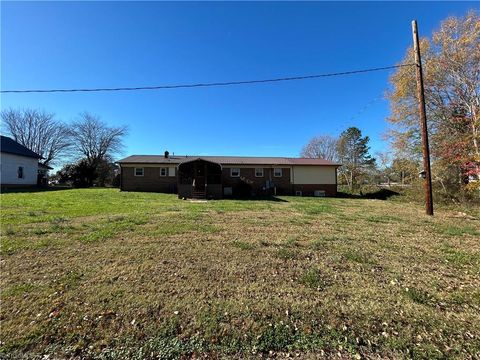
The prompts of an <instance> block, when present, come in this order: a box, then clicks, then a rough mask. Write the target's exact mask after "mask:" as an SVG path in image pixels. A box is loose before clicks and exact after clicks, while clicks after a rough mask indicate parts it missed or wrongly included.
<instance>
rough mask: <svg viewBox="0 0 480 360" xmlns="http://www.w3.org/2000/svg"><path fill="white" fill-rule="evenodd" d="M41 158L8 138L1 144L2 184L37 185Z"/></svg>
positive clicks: (0, 165) (3, 138)
mask: <svg viewBox="0 0 480 360" xmlns="http://www.w3.org/2000/svg"><path fill="white" fill-rule="evenodd" d="M40 158H41V156H40V155H38V154H36V153H34V152H33V151H31V150H29V149H27V148H26V147H24V146H23V145H20V144H19V143H17V142H16V141H14V140H13V139H10V138H8V137H6V136H2V137H1V144H0V184H1V186H2V187H4V186H15V187H23V186H25V187H27V186H35V185H37V179H38V159H40Z"/></svg>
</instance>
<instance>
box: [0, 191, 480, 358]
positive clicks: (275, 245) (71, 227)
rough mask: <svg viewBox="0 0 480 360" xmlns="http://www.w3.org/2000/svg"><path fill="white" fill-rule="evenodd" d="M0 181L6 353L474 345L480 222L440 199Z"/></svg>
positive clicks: (332, 350)
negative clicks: (221, 196)
mask: <svg viewBox="0 0 480 360" xmlns="http://www.w3.org/2000/svg"><path fill="white" fill-rule="evenodd" d="M1 196H2V224H1V230H2V259H1V261H2V262H1V264H2V276H1V283H0V285H1V289H2V292H1V300H2V306H1V308H0V316H1V322H2V332H1V337H2V339H1V341H2V343H1V344H2V345H1V351H2V353H1V354H2V355H1V356H3V357H10V358H18V357H20V356H24V355H25V356H27V355H28V356H38V357H41V356H42V355H44V354H51V355H52V354H53V355H55V356H58V357H67V358H70V357H78V358H81V357H84V358H103V359H123V358H141V359H148V358H158V357H160V358H178V357H190V356H194V355H195V356H196V355H200V354H201V355H204V356H206V357H224V356H225V357H237V358H244V357H248V356H258V355H259V354H270V353H271V354H273V355H278V356H279V357H283V356H286V354H287V353H296V354H298V355H299V357H304V358H311V357H314V358H315V357H320V356H326V357H334V356H338V355H337V354H340V356H341V357H342V358H357V357H359V356H361V357H382V358H405V357H406V358H410V357H411V358H459V359H460V358H474V356H475V355H476V354H478V353H480V345H479V344H480V337H479V336H480V335H479V334H480V316H479V314H480V291H479V290H478V289H479V288H480V271H479V269H480V264H479V256H478V254H479V251H480V244H479V242H478V236H477V232H478V231H480V226H479V223H478V221H477V220H474V219H458V218H455V217H452V212H451V211H449V210H441V209H440V210H438V211H437V215H436V216H435V217H434V218H429V217H426V216H425V215H423V209H422V207H420V206H416V205H411V204H410V205H409V206H405V204H403V203H401V202H400V201H399V200H395V201H380V200H359V199H308V198H300V197H285V198H282V199H283V200H285V201H268V200H265V201H234V200H221V201H209V202H206V203H190V202H185V201H181V200H178V199H177V198H176V197H175V196H172V195H164V194H142V193H121V192H118V191H116V190H106V189H89V190H67V191H65V192H63V191H56V192H42V193H25V194H22V193H17V194H2V195H1ZM99 199H100V200H101V201H99ZM139 209H141V210H139ZM385 214H388V216H387V215H385ZM459 229H460V230H459Z"/></svg>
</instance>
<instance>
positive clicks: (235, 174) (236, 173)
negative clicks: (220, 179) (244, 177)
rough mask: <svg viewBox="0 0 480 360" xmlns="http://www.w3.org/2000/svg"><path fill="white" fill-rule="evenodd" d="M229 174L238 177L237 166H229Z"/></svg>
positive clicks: (238, 170)
mask: <svg viewBox="0 0 480 360" xmlns="http://www.w3.org/2000/svg"><path fill="white" fill-rule="evenodd" d="M230 176H231V177H240V169H239V168H231V169H230Z"/></svg>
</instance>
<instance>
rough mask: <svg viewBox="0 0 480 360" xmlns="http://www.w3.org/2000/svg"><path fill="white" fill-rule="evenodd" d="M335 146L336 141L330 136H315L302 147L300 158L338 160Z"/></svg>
mask: <svg viewBox="0 0 480 360" xmlns="http://www.w3.org/2000/svg"><path fill="white" fill-rule="evenodd" d="M337 144H338V139H337V138H334V137H332V136H329V135H320V136H315V137H314V138H312V139H311V140H310V141H309V142H308V144H307V145H305V146H304V147H303V149H302V152H301V153H300V156H302V157H306V158H321V159H325V160H330V161H336V160H337V159H338V151H337V148H338V145H337Z"/></svg>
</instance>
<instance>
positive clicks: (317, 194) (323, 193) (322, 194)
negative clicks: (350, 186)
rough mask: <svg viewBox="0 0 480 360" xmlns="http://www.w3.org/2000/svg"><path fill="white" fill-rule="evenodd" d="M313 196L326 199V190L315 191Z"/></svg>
mask: <svg viewBox="0 0 480 360" xmlns="http://www.w3.org/2000/svg"><path fill="white" fill-rule="evenodd" d="M313 196H317V197H325V190H315V191H314V192H313Z"/></svg>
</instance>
